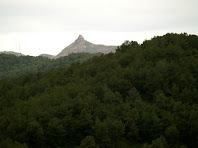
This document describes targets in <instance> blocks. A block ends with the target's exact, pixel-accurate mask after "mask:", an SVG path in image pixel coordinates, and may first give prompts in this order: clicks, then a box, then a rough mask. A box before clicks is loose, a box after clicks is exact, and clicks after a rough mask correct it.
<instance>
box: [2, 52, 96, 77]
mask: <svg viewBox="0 0 198 148" xmlns="http://www.w3.org/2000/svg"><path fill="white" fill-rule="evenodd" d="M96 55H99V53H98V54H90V53H72V54H69V55H68V56H65V57H61V58H58V59H48V58H46V57H42V56H39V57H33V56H15V55H12V54H0V79H2V78H11V77H17V76H19V75H22V74H30V73H35V72H39V71H40V72H41V71H48V70H50V69H55V68H58V67H59V66H63V67H67V66H69V65H71V64H72V63H74V62H83V61H86V60H88V59H90V58H92V57H94V56H96Z"/></svg>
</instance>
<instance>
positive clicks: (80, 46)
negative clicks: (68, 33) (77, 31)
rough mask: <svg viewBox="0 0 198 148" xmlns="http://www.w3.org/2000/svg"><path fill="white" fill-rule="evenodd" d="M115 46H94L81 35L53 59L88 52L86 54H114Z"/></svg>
mask: <svg viewBox="0 0 198 148" xmlns="http://www.w3.org/2000/svg"><path fill="white" fill-rule="evenodd" d="M115 49H116V46H105V45H96V44H93V43H90V42H88V41H86V40H85V39H84V37H83V36H82V35H79V37H78V38H77V39H76V40H75V41H74V42H73V43H72V44H70V45H69V46H67V47H66V48H64V49H63V50H62V51H61V52H60V53H59V54H58V55H57V56H56V57H55V58H59V57H62V56H67V55H68V54H70V53H78V52H88V53H98V52H100V53H104V54H106V53H110V52H115Z"/></svg>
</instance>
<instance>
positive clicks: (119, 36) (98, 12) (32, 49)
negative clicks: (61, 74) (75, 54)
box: [0, 0, 198, 55]
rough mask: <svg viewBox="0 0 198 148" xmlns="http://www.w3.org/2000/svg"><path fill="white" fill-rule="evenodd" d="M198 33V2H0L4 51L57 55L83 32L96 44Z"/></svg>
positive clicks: (0, 40)
mask: <svg viewBox="0 0 198 148" xmlns="http://www.w3.org/2000/svg"><path fill="white" fill-rule="evenodd" d="M168 32H174V33H182V32H187V33H188V34H196V35H198V0H0V51H15V52H21V53H23V54H29V55H39V54H41V53H48V54H53V55H55V54H58V53H59V52H60V51H61V50H62V49H63V48H64V47H66V46H68V45H69V44H70V43H72V42H73V41H74V40H75V39H76V38H77V37H78V35H79V34H82V35H83V36H84V38H85V39H86V40H88V41H90V42H92V43H96V44H105V45H120V44H121V43H123V42H124V41H125V40H135V41H138V42H139V43H142V42H143V41H144V40H145V39H150V38H152V37H153V36H157V35H163V34H166V33H168Z"/></svg>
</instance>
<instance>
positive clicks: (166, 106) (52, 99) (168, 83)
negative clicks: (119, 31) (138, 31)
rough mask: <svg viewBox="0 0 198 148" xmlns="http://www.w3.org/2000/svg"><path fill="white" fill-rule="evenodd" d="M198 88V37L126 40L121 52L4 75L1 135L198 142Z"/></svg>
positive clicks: (166, 147)
mask: <svg viewBox="0 0 198 148" xmlns="http://www.w3.org/2000/svg"><path fill="white" fill-rule="evenodd" d="M197 90H198V37H197V36H194V35H187V34H180V35H178V34H167V35H165V36H162V37H155V38H153V39H152V40H149V41H145V42H144V43H143V44H142V45H139V44H138V43H137V42H134V41H132V42H129V41H127V42H125V43H123V44H122V45H121V46H120V47H119V48H118V49H117V51H116V53H115V54H113V53H112V54H108V55H101V56H99V57H94V58H93V59H91V60H88V61H86V62H84V63H76V64H73V65H72V66H70V67H68V68H59V69H57V70H51V71H48V72H45V73H36V74H29V75H24V76H21V77H19V78H17V79H10V80H7V79H3V80H1V81H0V140H1V143H6V142H7V141H8V140H7V139H10V141H11V142H12V143H11V144H16V145H19V144H21V145H23V146H24V147H26V146H27V145H28V146H29V147H74V146H77V145H78V146H81V147H90V148H94V147H128V146H127V145H126V143H127V141H128V142H132V141H133V142H135V143H142V144H143V143H144V144H143V146H142V147H144V148H180V147H198V105H197V103H198V91H197ZM123 141H126V142H123ZM131 147H133V145H132V146H131Z"/></svg>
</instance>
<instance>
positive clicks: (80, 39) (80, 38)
mask: <svg viewBox="0 0 198 148" xmlns="http://www.w3.org/2000/svg"><path fill="white" fill-rule="evenodd" d="M76 41H85V39H84V37H83V36H82V35H79V36H78V38H77V39H76Z"/></svg>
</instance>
